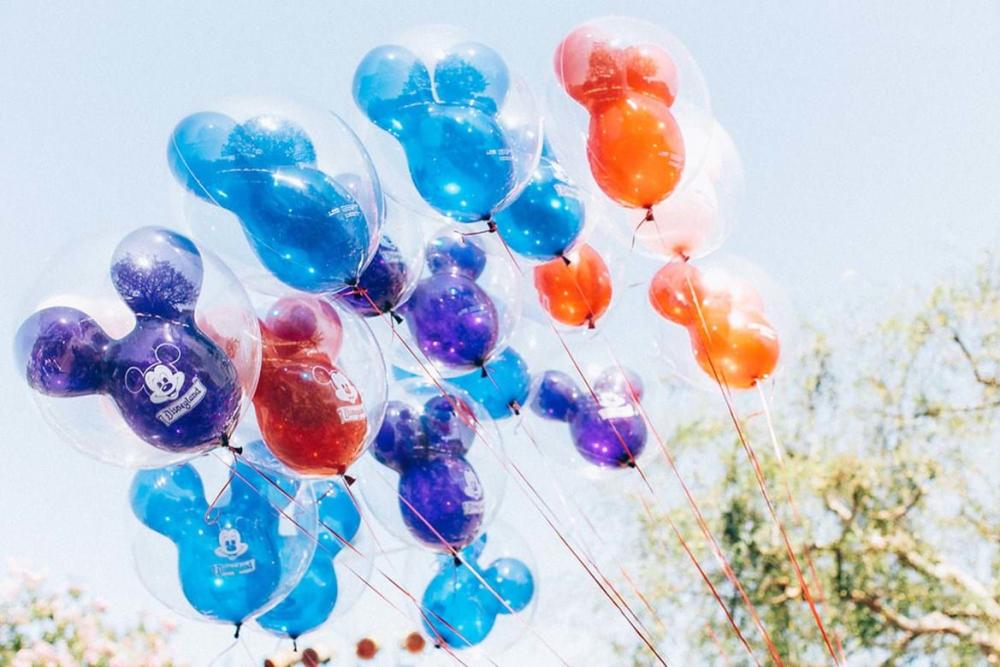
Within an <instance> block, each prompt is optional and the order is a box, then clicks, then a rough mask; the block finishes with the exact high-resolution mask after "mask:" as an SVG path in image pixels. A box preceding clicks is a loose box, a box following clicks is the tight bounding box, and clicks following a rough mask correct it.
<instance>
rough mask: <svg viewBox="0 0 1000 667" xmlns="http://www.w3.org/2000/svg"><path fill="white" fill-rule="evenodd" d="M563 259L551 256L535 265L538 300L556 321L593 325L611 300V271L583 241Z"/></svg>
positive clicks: (592, 326)
mask: <svg viewBox="0 0 1000 667" xmlns="http://www.w3.org/2000/svg"><path fill="white" fill-rule="evenodd" d="M566 259H567V261H568V262H569V263H567V262H566V261H563V260H562V259H554V260H552V261H550V262H546V263H545V264H540V265H538V266H536V267H535V289H536V290H537V291H538V299H539V302H540V303H541V305H542V307H543V308H544V309H545V310H546V311H548V313H549V314H550V315H552V317H553V318H554V319H555V320H556V321H557V322H560V323H562V324H567V325H569V326H573V327H579V326H583V325H584V324H586V325H587V327H588V328H590V329H593V328H594V326H595V322H596V321H597V319H598V318H600V317H601V315H603V314H604V312H605V311H606V310H607V309H608V306H609V305H610V303H611V293H612V286H611V274H610V273H609V272H608V267H607V265H606V264H605V263H604V260H603V259H602V258H601V256H600V255H599V254H598V253H597V251H596V250H594V249H593V248H592V247H591V246H589V245H587V244H583V245H581V246H580V247H579V248H578V249H577V250H575V251H573V253H571V254H570V255H569V256H568V257H567V258H566Z"/></svg>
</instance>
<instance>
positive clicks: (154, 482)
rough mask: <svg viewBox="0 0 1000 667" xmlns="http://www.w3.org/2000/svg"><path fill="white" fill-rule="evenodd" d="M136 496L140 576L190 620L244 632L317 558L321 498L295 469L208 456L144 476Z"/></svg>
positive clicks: (133, 495) (139, 478)
mask: <svg viewBox="0 0 1000 667" xmlns="http://www.w3.org/2000/svg"><path fill="white" fill-rule="evenodd" d="M243 444H245V445H246V446H247V447H248V448H252V447H253V446H254V444H253V443H243ZM220 492H221V496H219V494H220ZM217 496H218V498H217ZM129 497H130V504H131V508H132V512H133V514H134V515H135V517H136V518H137V519H138V520H139V522H140V523H141V524H142V525H141V527H140V528H139V531H138V533H137V534H136V538H135V542H134V545H133V554H134V557H135V567H136V571H137V572H138V574H139V579H140V580H141V581H142V582H143V584H144V585H145V587H146V588H147V589H148V590H149V592H150V593H151V594H152V595H153V596H154V597H156V598H157V599H158V600H159V601H160V602H162V603H163V604H165V605H166V606H167V607H169V608H171V609H173V610H174V611H176V612H178V613H180V614H183V615H185V616H189V617H192V618H197V619H201V620H207V621H214V622H217V623H225V624H231V625H235V626H237V628H239V626H241V625H242V624H244V623H246V622H247V621H248V620H249V619H251V618H254V617H255V616H257V615H258V614H260V613H262V612H264V611H266V610H267V609H269V608H271V607H272V606H274V605H275V604H277V603H278V602H279V601H280V600H282V599H283V598H284V597H285V596H286V595H287V594H288V593H289V591H291V590H292V589H293V588H294V587H295V585H296V584H298V582H299V581H300V580H301V578H302V576H303V574H304V573H305V572H306V570H307V568H308V566H309V563H310V561H311V560H312V557H313V552H314V549H315V542H314V537H313V536H315V535H316V526H317V522H316V507H315V502H314V499H313V497H312V491H311V489H310V488H309V485H308V484H306V483H304V482H301V481H299V480H297V479H295V478H294V477H291V476H289V475H288V473H287V471H282V470H274V469H269V468H264V467H260V466H258V465H253V464H250V463H248V462H247V461H244V460H241V459H239V458H238V457H237V458H235V459H234V458H233V457H232V456H231V455H229V454H221V455H219V456H218V457H217V456H213V455H208V456H204V457H200V458H197V459H194V460H192V461H190V462H188V463H184V464H180V465H175V466H169V467H166V468H158V469H150V470H143V471H140V472H138V473H136V475H135V477H134V479H133V480H132V486H131V489H130V492H129Z"/></svg>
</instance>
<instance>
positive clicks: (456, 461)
mask: <svg viewBox="0 0 1000 667" xmlns="http://www.w3.org/2000/svg"><path fill="white" fill-rule="evenodd" d="M475 433H476V431H475V422H474V413H473V412H472V410H471V408H470V407H469V406H468V405H467V404H466V403H465V402H464V400H463V399H461V398H459V397H457V396H454V395H451V394H449V395H447V396H433V397H431V398H429V399H428V400H427V401H426V402H425V403H424V404H423V405H422V406H417V405H414V404H412V403H408V402H404V401H396V400H392V401H389V405H388V408H387V409H386V414H385V420H384V421H383V422H382V428H381V430H380V431H379V434H378V436H377V437H376V438H375V442H374V444H373V450H372V453H373V454H374V456H375V458H376V460H378V461H379V463H382V464H383V465H386V466H388V467H390V468H392V469H393V470H395V471H396V472H398V473H400V478H399V510H400V512H401V513H402V516H403V521H404V523H405V524H406V527H407V529H408V530H409V531H410V533H411V534H412V535H413V536H414V537H415V538H416V539H417V540H419V541H420V542H422V543H423V544H424V545H426V546H428V547H430V548H433V549H438V550H445V551H449V550H451V549H458V548H461V547H464V546H465V545H467V544H469V543H470V542H471V541H472V540H473V539H475V537H476V535H477V534H478V533H479V529H480V526H481V525H482V521H483V515H484V513H485V511H486V503H485V501H484V494H483V487H482V484H481V483H480V480H479V475H478V474H476V471H475V469H474V468H473V467H472V466H471V465H470V464H469V462H468V461H467V460H466V458H465V455H466V453H467V452H468V450H469V447H470V446H471V445H472V440H473V438H474V437H475Z"/></svg>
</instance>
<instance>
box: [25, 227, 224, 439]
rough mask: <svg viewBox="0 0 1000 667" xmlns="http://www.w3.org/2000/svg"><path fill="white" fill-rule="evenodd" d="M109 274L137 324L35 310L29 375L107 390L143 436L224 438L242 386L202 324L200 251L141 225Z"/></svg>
mask: <svg viewBox="0 0 1000 667" xmlns="http://www.w3.org/2000/svg"><path fill="white" fill-rule="evenodd" d="M111 282H112V284H113V285H114V288H115V290H117V292H118V294H119V296H120V297H121V299H122V300H124V302H125V304H126V305H127V306H128V308H129V309H130V310H131V311H132V313H133V314H134V315H135V325H134V327H133V328H132V330H131V331H129V332H128V333H127V334H126V335H125V336H123V337H122V338H118V339H115V338H112V337H111V336H109V335H108V334H107V333H105V331H104V329H102V328H101V325H100V324H98V322H97V321H95V319H94V318H93V317H91V315H89V314H88V313H85V312H83V311H81V310H78V309H76V308H70V307H65V306H56V307H50V308H45V309H43V310H40V311H38V312H36V313H35V314H34V315H32V316H31V317H29V318H28V319H27V320H26V321H25V322H24V323H23V324H22V325H21V327H20V329H19V330H18V333H17V341H18V344H17V347H18V349H19V352H20V354H22V355H23V358H22V364H23V365H22V368H23V372H24V373H25V377H26V378H27V380H28V383H29V384H30V385H31V387H32V388H33V389H35V390H36V391H38V392H41V393H42V394H46V395H49V396H57V397H76V396H86V395H91V394H104V395H107V396H109V397H110V398H111V399H112V400H113V401H114V404H115V406H116V407H117V410H118V413H119V414H120V415H121V417H122V418H123V419H124V420H125V422H126V423H127V424H128V427H129V428H130V429H131V430H132V431H133V432H134V433H135V434H136V435H137V436H138V437H139V438H141V439H142V440H143V441H144V442H146V443H148V444H150V445H152V446H154V447H157V448H159V449H161V450H165V451H167V452H170V453H174V454H180V453H183V454H189V455H193V454H195V453H197V452H200V451H204V450H207V449H209V448H211V447H214V446H217V445H220V444H226V443H227V442H228V439H229V436H230V434H231V433H232V430H233V429H234V428H235V424H236V421H237V419H238V417H239V414H240V409H241V404H242V388H241V385H240V378H238V377H237V371H236V368H235V366H234V365H233V363H232V362H231V361H230V359H229V358H228V357H227V356H226V354H225V352H224V351H223V350H222V349H221V348H220V347H219V346H218V345H217V344H216V343H214V342H213V341H212V340H211V339H210V338H209V337H208V336H207V335H206V334H205V333H204V332H203V331H202V330H201V329H200V328H199V327H198V325H197V324H196V323H195V318H194V314H195V304H196V302H197V301H198V296H199V292H200V289H201V282H202V258H201V254H200V253H199V251H198V249H197V248H196V247H195V245H194V244H193V243H191V241H189V240H188V239H187V238H185V237H183V236H181V235H180V234H177V233H175V232H172V231H168V230H166V229H159V228H153V227H144V228H142V229H138V230H136V231H134V232H132V233H131V234H129V235H128V236H126V237H125V238H124V239H122V241H121V242H120V243H119V244H118V247H117V248H116V250H115V252H114V255H113V257H112V260H111ZM93 418H94V419H97V418H99V415H94V416H93Z"/></svg>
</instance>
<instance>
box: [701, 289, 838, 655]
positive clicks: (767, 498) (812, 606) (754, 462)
mask: <svg viewBox="0 0 1000 667" xmlns="http://www.w3.org/2000/svg"><path fill="white" fill-rule="evenodd" d="M685 280H686V281H687V284H688V288H689V289H690V291H691V299H692V302H693V303H694V304H695V309H696V310H697V312H698V319H699V321H700V324H701V328H702V331H703V332H704V334H705V336H706V337H707V342H708V343H709V344H706V345H705V346H704V347H705V358H706V359H707V360H708V363H709V368H710V369H711V371H712V374H713V376H714V377H715V382H716V384H718V385H719V390H720V391H721V392H722V397H723V400H724V401H725V403H726V408H727V410H728V412H729V416H730V419H731V420H732V422H733V426H734V428H735V429H736V434H737V436H738V437H739V440H740V443H741V444H742V445H743V450H744V452H745V453H746V455H747V458H748V459H749V460H750V463H751V466H752V467H753V470H754V476H755V477H756V479H757V486H758V487H759V488H760V492H761V496H762V497H763V498H764V504H765V505H766V506H767V510H768V513H769V514H770V516H771V521H772V523H774V525H775V526H776V527H777V528H778V532H779V533H780V534H781V539H782V542H783V543H784V547H785V552H786V553H787V555H788V560H789V561H790V562H791V564H792V569H793V570H794V571H795V576H796V578H797V579H798V582H799V586H800V587H801V589H802V594H803V596H804V597H805V599H806V602H807V603H808V604H809V611H810V612H811V614H812V617H813V621H814V622H815V623H816V627H817V628H819V631H820V635H822V637H823V643H824V644H825V645H826V649H827V651H828V652H829V654H830V657H832V658H833V662H834V664H838V665H839V664H840V661H839V659H838V657H837V652H836V651H835V650H834V648H833V644H832V643H831V642H830V637H829V636H828V635H827V632H826V626H825V625H824V624H823V619H822V618H821V617H820V615H819V611H818V610H817V608H816V602H815V600H814V599H813V596H812V592H811V591H810V590H809V584H808V583H806V580H805V577H804V576H803V574H802V568H801V566H800V565H799V559H798V558H797V557H796V556H795V549H794V548H793V547H792V542H791V540H790V539H789V537H788V533H787V532H786V531H785V526H784V524H783V523H782V522H781V520H780V519H779V518H778V513H777V510H776V509H775V507H774V503H773V502H772V501H771V494H770V492H769V491H768V489H767V481H766V479H765V477H764V471H763V469H762V468H761V465H760V461H759V460H758V458H757V453H756V451H754V449H753V447H752V446H751V445H750V442H749V440H748V439H747V436H746V433H745V432H744V430H743V425H742V423H741V422H740V418H739V415H738V414H737V412H736V406H735V404H734V402H733V398H732V395H731V389H730V387H729V383H728V381H727V380H726V377H725V373H724V371H723V369H721V368H719V367H717V366H716V364H715V362H714V361H713V359H712V355H711V353H710V349H711V345H710V342H711V336H712V334H711V332H710V331H709V328H708V323H707V321H706V320H705V314H704V312H703V311H702V308H701V302H700V300H699V299H698V296H697V294H696V292H695V289H694V284H693V283H692V282H691V278H690V276H685Z"/></svg>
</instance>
